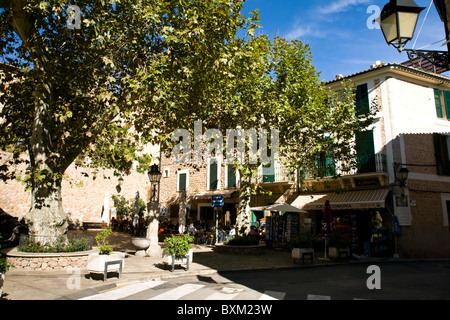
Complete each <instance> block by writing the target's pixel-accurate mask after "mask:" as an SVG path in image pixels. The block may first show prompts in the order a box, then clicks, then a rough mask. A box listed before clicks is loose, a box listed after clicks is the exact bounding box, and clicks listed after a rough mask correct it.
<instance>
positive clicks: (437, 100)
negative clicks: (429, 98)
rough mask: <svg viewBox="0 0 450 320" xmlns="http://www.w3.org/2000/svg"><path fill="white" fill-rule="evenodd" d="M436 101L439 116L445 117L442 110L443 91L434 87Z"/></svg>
mask: <svg viewBox="0 0 450 320" xmlns="http://www.w3.org/2000/svg"><path fill="white" fill-rule="evenodd" d="M434 102H435V104H436V115H437V117H438V118H443V117H444V114H443V112H442V103H441V93H440V91H439V89H434Z"/></svg>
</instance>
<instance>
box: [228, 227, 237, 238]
mask: <svg viewBox="0 0 450 320" xmlns="http://www.w3.org/2000/svg"><path fill="white" fill-rule="evenodd" d="M229 235H230V237H234V236H235V235H236V225H234V224H233V225H232V226H231V230H230V233H229Z"/></svg>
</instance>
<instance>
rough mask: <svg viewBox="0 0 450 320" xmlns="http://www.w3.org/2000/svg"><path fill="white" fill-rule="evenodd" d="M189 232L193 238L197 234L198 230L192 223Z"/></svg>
mask: <svg viewBox="0 0 450 320" xmlns="http://www.w3.org/2000/svg"><path fill="white" fill-rule="evenodd" d="M187 231H188V232H190V233H191V234H192V235H193V236H195V234H196V233H197V229H196V228H195V227H194V223H193V222H191V224H190V225H189V227H188V230H187Z"/></svg>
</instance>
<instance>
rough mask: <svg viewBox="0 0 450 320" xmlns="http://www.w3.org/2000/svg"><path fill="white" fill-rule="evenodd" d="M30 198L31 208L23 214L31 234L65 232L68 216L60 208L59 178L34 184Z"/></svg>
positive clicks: (61, 233) (54, 234)
mask: <svg viewBox="0 0 450 320" xmlns="http://www.w3.org/2000/svg"><path fill="white" fill-rule="evenodd" d="M31 199H32V200H31V202H32V203H31V209H30V211H29V212H28V213H27V214H26V215H25V221H26V223H27V225H28V228H29V231H30V234H31V235H42V236H52V237H55V236H60V235H63V234H65V233H66V232H67V229H68V220H69V217H68V215H67V214H66V213H65V212H64V211H63V208H62V201H61V200H62V199H61V178H57V179H53V181H51V182H50V181H48V182H47V183H46V184H45V185H39V186H35V187H34V188H33V190H32V194H31Z"/></svg>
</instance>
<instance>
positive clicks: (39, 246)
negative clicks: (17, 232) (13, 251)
mask: <svg viewBox="0 0 450 320" xmlns="http://www.w3.org/2000/svg"><path fill="white" fill-rule="evenodd" d="M89 249H90V245H89V239H88V238H85V237H81V238H69V239H67V238H66V237H64V236H60V237H57V238H56V240H55V241H46V242H44V243H42V241H35V240H34V239H33V238H32V237H27V238H26V239H24V240H22V241H21V243H20V245H19V246H18V248H17V250H18V251H21V252H36V253H56V252H77V251H87V250H89Z"/></svg>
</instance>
